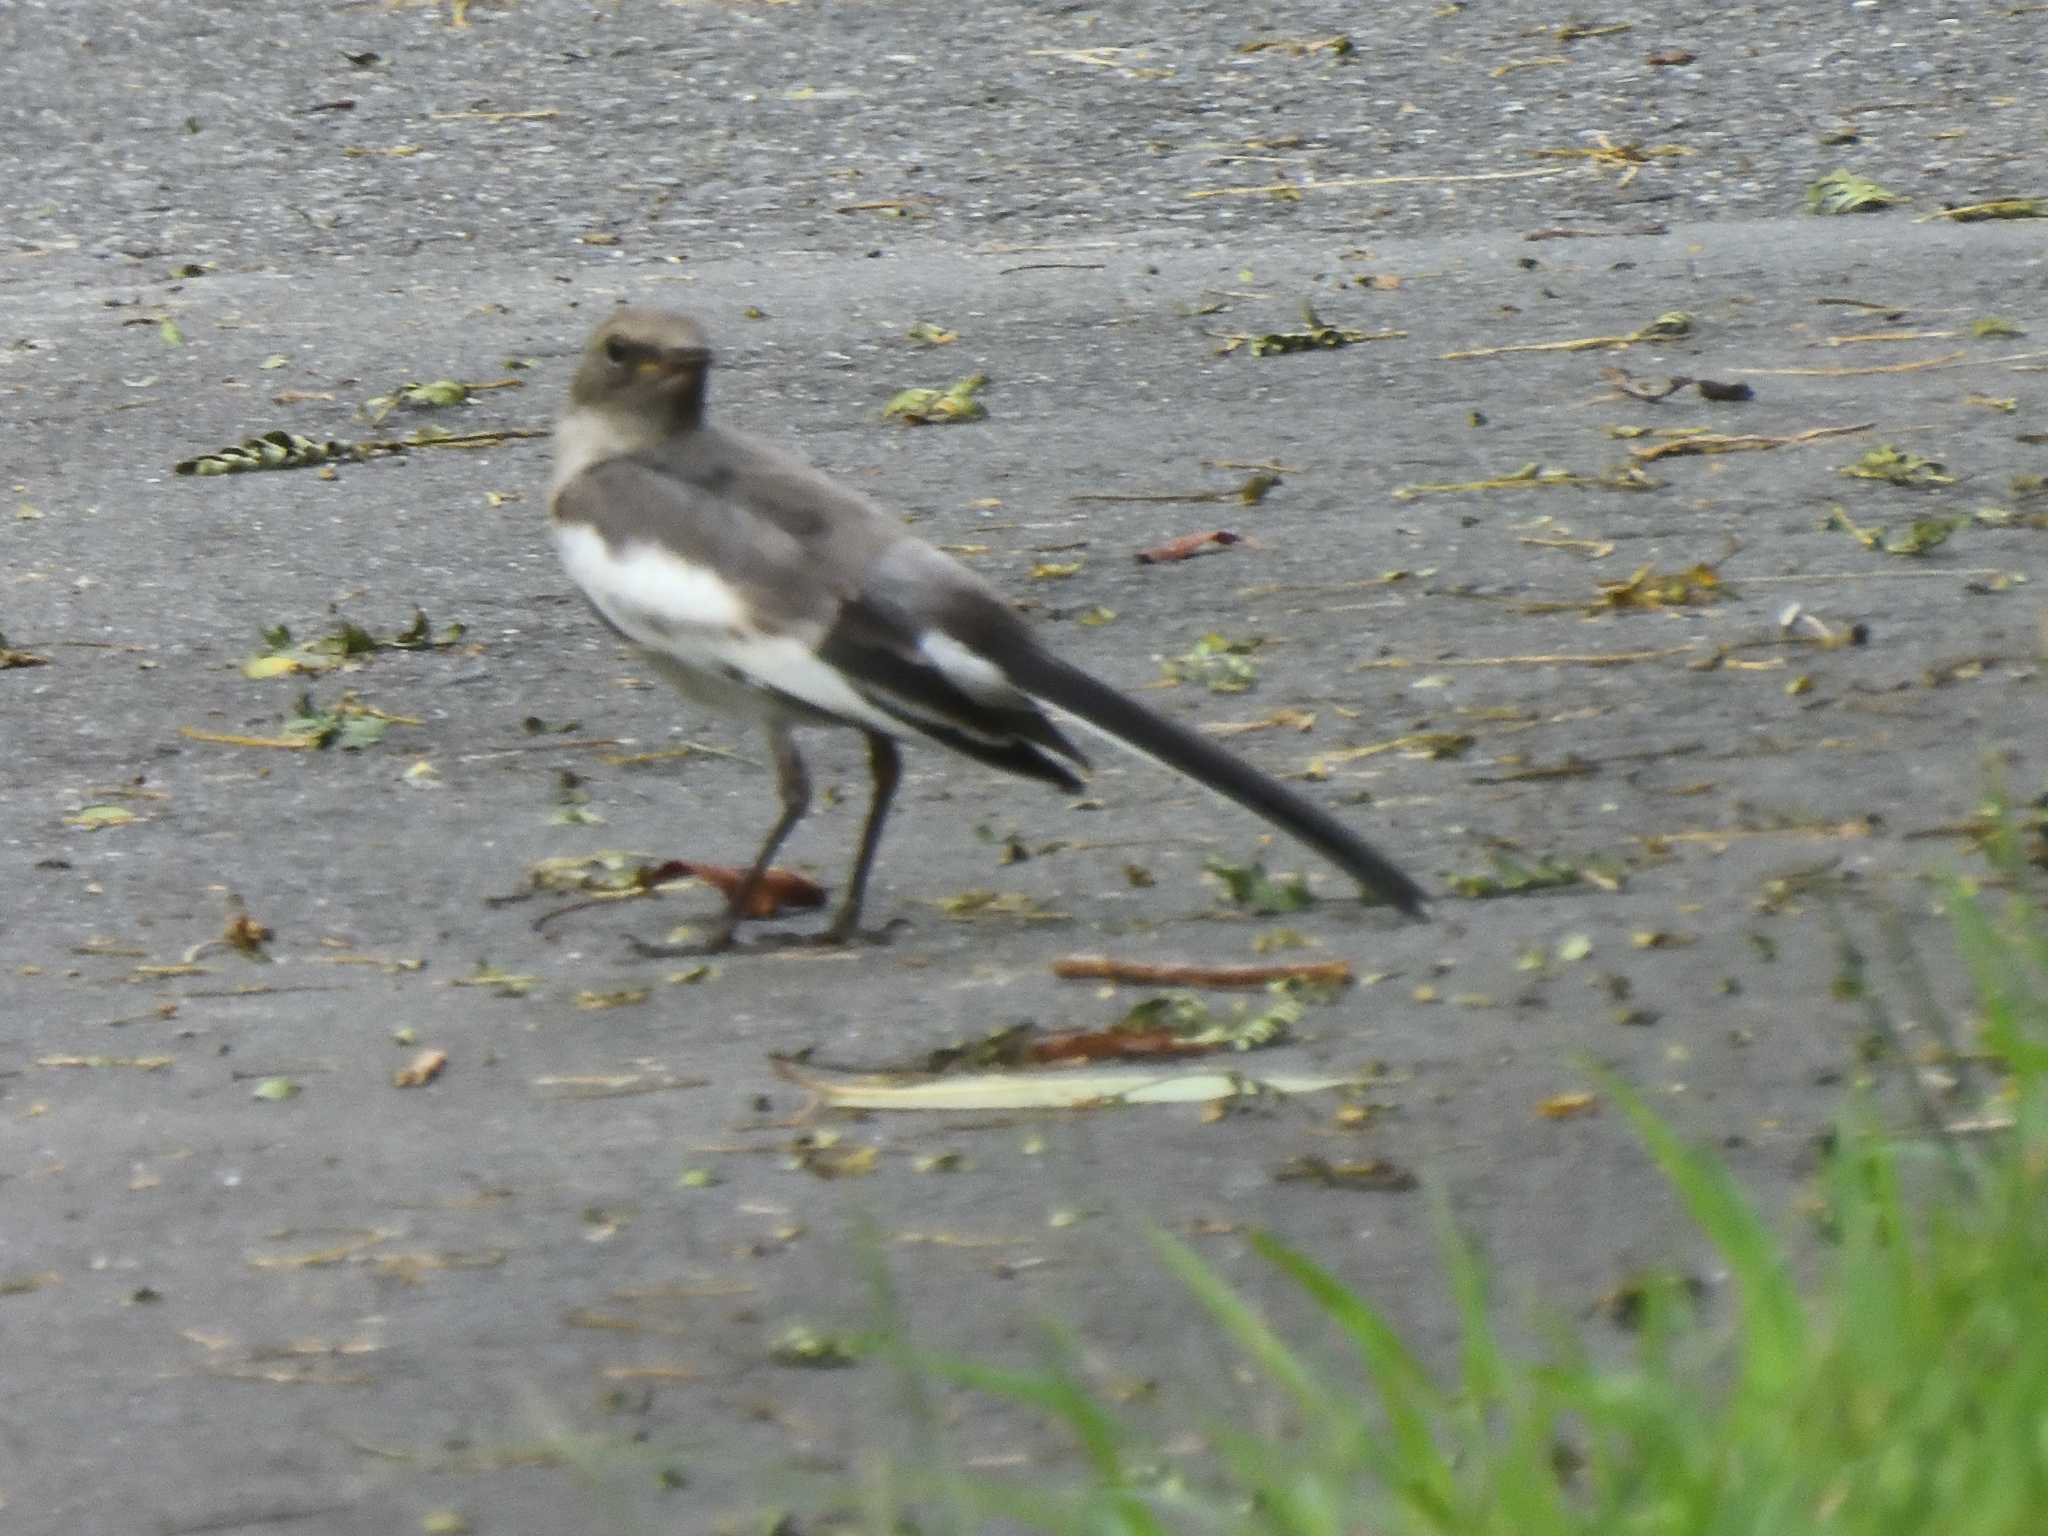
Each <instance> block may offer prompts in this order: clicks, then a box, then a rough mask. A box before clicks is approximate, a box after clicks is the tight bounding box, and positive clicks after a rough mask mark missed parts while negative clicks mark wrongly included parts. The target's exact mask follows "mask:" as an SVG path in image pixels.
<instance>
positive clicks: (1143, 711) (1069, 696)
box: [1005, 646, 1427, 917]
mask: <svg viewBox="0 0 2048 1536" xmlns="http://www.w3.org/2000/svg"><path fill="white" fill-rule="evenodd" d="M1005 660H1006V661H1007V662H1008V665H1007V666H1006V667H1005V670H1006V671H1007V672H1008V673H1009V676H1010V680H1011V681H1012V682H1014V683H1015V684H1016V685H1017V686H1018V687H1019V688H1021V689H1023V690H1024V692H1026V693H1028V694H1030V695H1031V696H1032V697H1034V698H1036V699H1038V700H1040V701H1041V702H1043V703H1045V704H1049V705H1051V706H1052V707H1053V708H1054V709H1057V710H1061V711H1064V712H1065V713H1067V714H1070V715H1073V716H1074V717H1075V718H1077V719H1079V720H1081V721H1082V722H1084V723H1085V724H1088V725H1091V726H1093V727H1094V728H1095V729H1096V730H1098V731H1101V732H1103V733H1104V734H1105V735H1108V736H1111V737H1114V738H1115V739H1116V740H1118V741H1120V742H1122V743H1123V744H1124V745H1125V746H1128V747H1130V748H1131V749H1133V750H1134V751H1137V752H1139V753H1142V754H1143V755H1145V756H1146V757H1150V758H1154V759H1156V760H1157V761H1159V762H1161V763H1164V764H1165V765H1166V766H1167V767H1169V768H1172V769H1174V770H1175V771H1176V772H1179V773H1184V774H1186V775H1187V776H1188V777H1189V778H1191V779H1193V780H1195V781H1196V782H1197V783H1198V784H1202V785H1204V786H1206V787H1207V788H1209V789H1212V790H1214V791H1215V792H1216V793H1217V794H1219V795H1222V796H1223V797H1224V798H1225V799H1228V800H1235V801H1236V802H1237V803H1238V804H1239V805H1241V806H1243V807H1244V808H1245V809H1246V810H1248V811H1250V812H1251V813H1252V814H1253V815H1255V816H1259V817H1263V818H1264V819H1265V820H1266V821H1268V822H1270V823H1272V825H1274V826H1275V827H1278V828H1279V829H1280V830H1281V831H1283V832H1285V833H1287V834H1288V835H1289V836H1291V837H1295V838H1298V839H1300V840H1301V841H1302V842H1304V843H1306V844H1308V846H1309V847H1311V848H1313V849H1315V850H1316V852H1318V853H1320V854H1321V855H1323V857H1324V858H1326V859H1328V860H1329V861H1330V862H1331V863H1333V864H1335V865H1337V866H1338V867H1339V868H1341V869H1342V870H1343V871H1344V872H1345V873H1346V874H1348V875H1350V876H1351V878H1352V879H1354V880H1356V881H1357V882H1358V883H1359V884H1360V885H1361V886H1363V887H1365V888H1366V889H1367V890H1369V891H1372V892H1373V893H1375V894H1376V895H1378V896H1379V897H1381V898H1382V899H1383V900H1385V901H1388V902H1391V903H1392V904H1393V905H1394V906H1396V907H1399V908H1400V909H1401V910H1402V911H1403V912H1406V913H1408V914H1409V915H1410V916H1413V917H1420V916H1422V915H1423V904H1424V902H1425V901H1426V900H1427V896H1426V893H1425V892H1424V891H1423V889H1422V887H1421V886H1419V885H1417V884H1416V883H1415V882H1414V881H1413V880H1411V879H1410V878H1409V877H1408V876H1407V875H1405V874H1403V873H1402V872H1401V871H1400V870H1399V869H1397V868H1395V867H1394V865H1393V864H1392V863H1391V862H1390V861H1389V860H1388V859H1387V858H1386V857H1385V856H1384V855H1382V854H1381V853H1380V852H1379V851H1378V850H1376V849H1375V848H1373V847H1372V845H1371V844H1369V843H1367V842H1366V841H1365V839H1364V838H1362V837H1360V836H1359V835H1358V834H1357V833H1355V832H1353V831H1352V830H1351V829H1350V828H1349V827H1347V826H1345V825H1344V824H1343V823H1342V822H1341V821H1339V820H1337V818H1336V817H1334V816H1332V815H1331V814H1330V813H1329V812H1328V811H1326V810H1324V809H1323V808H1322V807H1321V806H1319V805H1316V804H1315V803H1314V802H1312V801H1310V800H1308V799H1306V798H1305V797H1303V796H1302V795H1300V794H1297V793H1296V792H1295V791H1294V790H1292V789H1289V788H1288V787H1287V786H1286V785H1285V784H1281V783H1279V782H1278V781H1276V780H1274V779H1272V778H1269V777H1267V775H1265V774H1263V773H1261V772H1259V770H1258V769H1256V768H1254V767H1253V766H1252V765H1251V764H1250V763H1247V762H1246V761H1244V759H1242V758H1240V757H1238V756H1237V755H1236V754H1234V753H1232V752H1229V751H1226V750H1225V749H1224V748H1222V747H1219V746H1217V745H1216V743H1214V742H1213V741H1210V740H1208V739H1207V738H1206V737H1202V736H1198V735H1196V734H1195V733H1194V732H1193V731H1191V730H1189V729H1187V727H1185V726H1182V725H1177V724H1175V723H1174V722H1173V721H1171V720H1169V719H1167V718H1166V717H1165V716H1164V715H1160V714H1156V713H1154V712H1153V711H1152V710H1150V709H1147V708H1146V707H1145V706H1144V705H1142V704H1140V703H1138V702H1137V701H1136V700H1135V699H1131V698H1127V697H1125V696H1124V695H1123V694H1121V693H1119V692H1117V690H1116V689H1114V688H1112V687H1110V686H1109V685H1108V684H1106V683H1101V682H1097V681H1096V680H1095V679H1094V678H1092V677H1090V676H1089V675H1088V674H1087V673H1085V672H1083V671H1081V670H1080V669H1079V668H1077V667H1072V666H1069V665H1068V664H1067V663H1066V662H1064V661H1061V660H1060V659H1059V658H1058V657H1056V656H1053V655H1051V654H1050V653H1049V652H1046V651H1043V650H1040V649H1039V648H1038V647H1036V646H1031V647H1028V648H1027V649H1026V650H1025V652H1024V653H1023V654H1021V655H1016V656H1011V657H1007V658H1005Z"/></svg>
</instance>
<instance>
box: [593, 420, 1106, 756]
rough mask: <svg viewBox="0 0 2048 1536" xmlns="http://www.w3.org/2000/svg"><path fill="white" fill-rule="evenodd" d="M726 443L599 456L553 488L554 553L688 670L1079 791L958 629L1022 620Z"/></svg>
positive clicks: (811, 485) (958, 573)
mask: <svg viewBox="0 0 2048 1536" xmlns="http://www.w3.org/2000/svg"><path fill="white" fill-rule="evenodd" d="M733 441H734V440H732V439H724V440H723V442H722V443H721V442H720V441H719V440H717V439H711V440H709V441H707V442H706V443H705V444H704V445H702V448H703V451H700V452H697V453H695V454H694V455H692V456H691V458H690V459H689V460H688V462H687V464H679V463H678V462H677V461H676V456H674V455H673V454H667V453H665V454H664V455H663V456H662V457H661V458H660V459H655V460H649V459H644V458H641V457H637V456H628V457H623V458H615V459H607V460H604V461H602V462H600V463H598V464H596V465H593V466H592V467H591V468H589V469H586V470H584V471H583V472H582V473H580V474H578V475H576V476H574V477H573V478H572V479H571V480H570V481H569V482H568V483H567V484H565V485H564V486H563V487H562V488H561V490H560V491H558V492H557V493H556V497H555V502H554V508H553V511H554V523H555V537H556V543H557V547H558V549H559V550H560V552H561V556H562V561H563V564H564V565H565V566H566V567H567V568H568V570H569V573H570V575H571V576H572V577H573V578H574V579H575V581H576V582H577V584H578V585H579V586H581V587H582V588H583V590H584V592H585V593H586V594H587V595H588V596H589V598H590V600H591V603H592V604H593V606H595V607H596V609H597V611H598V613H599V614H600V616H602V617H603V618H604V619H605V621H606V622H607V623H609V624H610V625H611V626H612V627H613V628H614V629H616V630H618V631H619V632H620V633H621V634H623V635H625V636H626V637H627V638H628V639H630V640H632V641H634V642H635V643H637V644H639V645H641V646H642V647H644V648H646V649H647V650H649V651H652V652H654V653H656V654H658V655H661V656H664V657H666V658H668V659H669V660H670V661H671V662H672V663H674V664H676V665H677V666H679V667H681V668H682V669H683V671H684V673H685V674H691V673H694V674H699V675H703V674H709V675H711V676H713V677H715V678H718V679H720V680H723V681H726V682H731V683H739V684H744V685H746V686H748V687H751V688H754V689H758V690H765V691H767V692H768V693H771V694H773V695H776V696H779V697H781V698H784V699H788V700H791V701H794V702H795V703H797V704H799V705H802V706H804V707H805V708H806V709H807V710H809V711H811V712H815V713H822V714H824V715H828V716H831V717H833V718H836V719H839V720H842V721H844V722H846V723H847V724H850V725H858V726H863V727H865V728H867V729H870V730H879V731H883V732H885V733H887V734H901V733H902V732H903V730H904V728H906V727H907V728H909V729H911V730H915V731H917V732H920V733H922V734H924V735H927V736H930V737H933V738H934V739H936V740H938V741H940V742H942V743H944V744H945V745H947V746H949V747H952V748H954V749H955V750H957V751H960V752H964V753H966V754H967V755H969V756H971V757H977V758H980V759H981V760H982V761H984V762H989V763H993V764H994V765H995V766H997V767H1001V768H1007V769H1009V770H1011V771H1012V772H1016V773H1022V774H1025V775H1028V776H1030V777H1033V778H1040V779H1046V780H1049V781H1050V782H1053V783H1056V784H1059V785H1061V786H1063V787H1066V788H1078V787H1079V785H1080V780H1079V779H1078V778H1077V777H1076V775H1075V773H1074V769H1075V768H1077V767H1084V766H1086V759H1085V758H1084V757H1083V756H1082V754H1081V752H1080V751H1079V749H1078V748H1076V747H1075V746H1074V744H1073V743H1072V742H1070V741H1069V740H1067V738H1066V737H1065V736H1064V735H1063V734H1062V733H1061V732H1060V731H1059V730H1058V728H1057V727H1055V726H1054V725H1053V724H1052V723H1051V721H1049V720H1048V719H1047V718H1046V717H1045V715H1044V714H1043V713H1042V712H1041V711H1040V710H1039V709H1038V707H1037V705H1035V704H1034V703H1032V702H1031V700H1030V699H1029V698H1028V697H1026V696H1025V695H1024V694H1023V693H1021V692H1019V691H1018V690H1017V689H1016V688H1014V687H1012V686H1010V684H1009V683H1008V681H1007V680H1006V678H1005V677H1004V674H1003V671H1002V668H1001V666H1000V664H999V663H998V662H996V661H994V660H992V659H990V658H988V657H985V656H984V655H982V654H981V653H980V652H979V651H978V650H976V649H975V648H974V647H973V645H972V644H971V643H967V642H965V641H963V640H962V639H961V638H958V637H957V636H956V633H955V632H956V631H957V632H959V633H960V634H978V633H981V632H983V631H988V632H991V633H993V632H995V631H997V630H1000V629H1001V627H1002V623H1003V621H1004V620H1008V621H1009V622H1011V623H1013V624H1015V623H1019V622H1020V621H1018V620H1016V618H1015V615H1013V614H1011V613H1010V612H1009V610H1008V609H1007V608H1006V607H1004V605H1003V604H1002V602H1001V599H1000V598H998V597H996V596H995V594H994V593H993V592H991V591H989V590H988V589H987V588H986V587H985V586H984V585H983V584H982V583H981V581H980V580H979V579H978V578H977V577H975V576H974V575H973V574H972V573H971V572H969V571H967V570H966V569H965V568H964V567H962V566H960V565H958V564H957V563H955V562H954V561H952V560H950V559H948V558H947V557H946V556H944V555H942V554H940V553H939V552H938V551H937V550H935V549H932V548H931V547H930V546H929V545H926V544H922V543H920V542H919V541H917V540H915V539H912V538H909V537H908V536H907V535H905V534H904V533H903V531H902V529H901V527H900V525H899V524H896V523H895V522H894V521H893V520H891V519H889V518H888V517H887V516H886V515H885V514H882V513H880V512H879V510H878V509H876V508H875V507H874V506H873V504H872V503H870V502H868V501H867V500H866V499H865V498H862V497H858V496H854V495H852V494H850V493H847V492H844V491H841V490H839V489H838V488H837V487H834V486H832V485H831V484H830V482H828V481H824V480H823V477H822V476H817V475H815V472H813V471H810V470H808V469H807V468H805V467H804V466H801V465H796V464H793V463H791V462H789V461H784V460H781V459H780V458H779V457H777V456H775V455H772V454H769V453H762V454H759V455H738V454H733V453H731V452H730V451H729V446H730V445H731V444H732V443H733Z"/></svg>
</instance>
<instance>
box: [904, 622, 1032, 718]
mask: <svg viewBox="0 0 2048 1536" xmlns="http://www.w3.org/2000/svg"><path fill="white" fill-rule="evenodd" d="M917 649H918V654H920V655H921V656H923V657H924V659H925V660H926V661H928V662H930V663H931V664H932V665H933V666H935V667H937V668H938V669H939V671H940V672H941V673H942V674H944V676H945V679H946V681H947V682H949V683H951V684H952V685H953V686H954V687H955V688H958V689H959V690H960V691H961V692H962V693H964V694H966V695H967V696H968V697H970V698H975V699H980V700H981V701H982V702H983V703H986V704H1015V703H1017V702H1019V701H1020V700H1021V699H1022V697H1023V695H1021V694H1020V693H1018V691H1017V686H1016V684H1014V683H1012V682H1011V681H1010V679H1009V678H1008V677H1007V676H1006V675H1005V674H1004V672H1003V669H1002V668H1001V667H999V666H997V665H996V664H995V663H994V662H992V661H990V660H989V659H988V658H987V657H986V656H983V655H982V654H980V653H979V652H978V651H972V650H969V649H968V648H967V647H966V646H964V645H962V644H961V643H960V642H959V641H958V640H955V639H954V638H953V637H952V636H951V635H945V634H941V633H939V631H937V630H936V629H928V630H926V631H925V632H924V633H923V634H922V635H920V636H919V637H918V641H917Z"/></svg>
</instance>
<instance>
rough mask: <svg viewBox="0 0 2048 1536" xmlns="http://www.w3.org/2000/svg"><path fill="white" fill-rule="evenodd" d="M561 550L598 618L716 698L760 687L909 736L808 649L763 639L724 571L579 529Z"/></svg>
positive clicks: (565, 530)
mask: <svg viewBox="0 0 2048 1536" xmlns="http://www.w3.org/2000/svg"><path fill="white" fill-rule="evenodd" d="M555 547H556V549H557V550H558V551H559V552H560V554H561V557H562V565H563V567H564V568H565V569H566V570H567V571H568V573H569V576H570V578H571V579H572V580H573V581H574V582H575V583H576V585H577V586H579V587H581V588H582V589H583V590H584V592H585V593H587V594H588V595H589V597H590V600H591V602H593V603H595V604H596V605H597V609H598V612H600V613H602V614H603V615H604V616H605V617H606V618H607V619H609V620H611V622H612V623H613V624H614V625H616V626H617V627H618V629H619V631H620V633H622V634H624V635H626V636H627V637H628V638H629V639H631V640H632V641H634V643H636V644H638V645H641V646H644V647H645V648H646V649H647V650H649V651H652V652H654V653H655V654H657V655H659V656H663V657H666V658H667V659H668V660H670V661H672V662H674V663H675V665H676V666H677V667H679V668H681V669H682V670H683V672H685V673H701V674H704V675H705V676H706V678H707V680H708V681H709V682H710V683H711V684H713V687H712V688H711V689H708V690H706V691H707V693H711V694H716V693H721V692H724V691H727V690H730V689H732V687H733V685H734V684H735V683H743V684H752V685H753V686H754V687H756V688H760V689H765V690H768V692H769V693H773V694H781V695H783V696H785V697H787V698H790V699H795V700H797V701H799V702H801V703H803V704H807V705H809V706H810V707H811V708H812V709H815V710H818V711H820V712H821V713H823V714H827V715H831V716H834V717H836V718H838V719H841V720H844V721H845V722H846V723H847V724H849V725H855V726H865V727H867V728H868V729H870V730H876V731H881V732H883V733H884V734H885V735H891V736H894V735H898V734H900V732H901V725H900V723H899V722H897V721H894V720H891V719H890V718H889V716H888V715H886V714H884V713H883V712H882V711H881V710H879V709H877V708H876V707H875V706H874V705H872V704H870V703H869V702H868V701H867V700H866V699H864V698H862V697H861V696H860V695H859V694H858V693H856V692H855V691H854V689H853V686H852V685H851V684H850V683H848V682H847V681H846V679H845V678H843V677H842V676H840V674H839V673H838V671H837V670H835V669H834V668H833V667H831V666H829V665H827V664H826V663H825V662H824V661H823V660H821V659H820V658H819V657H818V655H817V653H816V652H815V651H813V650H812V649H811V648H810V646H809V645H807V644H806V643H805V642H804V641H803V640H801V639H799V638H797V637H796V636H793V635H766V634H763V633H761V632H760V631H759V630H758V629H756V628H755V627H754V625H753V622H752V615H751V614H749V613H748V611H747V604H746V599H745V598H744V597H743V596H741V594H740V593H739V592H738V591H736V590H734V588H733V587H732V586H731V584H730V583H728V582H727V581H726V580H725V579H724V578H723V577H721V576H720V575H719V574H718V573H717V572H716V571H713V570H710V569H707V568H706V567H704V566H701V565H692V564H691V563H690V562H689V561H687V560H684V559H683V558H682V557H680V556H679V555H677V554H675V553H674V552H673V551H671V550H666V549H662V548H660V547H659V546H657V545H653V544H646V543H635V544H629V545H627V546H626V547H625V548H624V549H622V550H618V551H614V550H613V549H612V547H611V545H610V544H608V543H607V542H605V539H604V536H603V535H602V534H600V533H598V532H597V530H596V529H594V528H590V527H586V526H584V525H582V524H579V523H558V524H556V526H555ZM762 702H763V703H764V704H766V703H767V702H768V701H767V700H766V699H765V698H764V699H763V701H762Z"/></svg>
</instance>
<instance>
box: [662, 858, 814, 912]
mask: <svg viewBox="0 0 2048 1536" xmlns="http://www.w3.org/2000/svg"><path fill="white" fill-rule="evenodd" d="M746 874H747V872H746V871H745V870H744V869H742V868H740V867H739V866H738V865H736V864H700V863H698V862H696V861H695V860H692V859H669V860H666V861H665V862H663V863H660V864H650V865H647V866H645V867H643V868H642V869H641V871H640V876H639V879H640V885H641V888H642V889H647V888H650V887H653V886H657V885H662V884H665V883H666V882H668V881H670V880H701V881H703V882H704V883H705V884H706V885H709V886H713V887H715V888H716V889H717V890H718V891H719V892H720V893H721V894H722V895H724V896H725V897H726V898H727V899H728V900H730V899H731V897H732V894H733V892H735V891H737V890H738V889H739V888H740V881H742V880H744V879H745V878H746ZM823 905H825V888H824V887H823V886H822V885H820V884H818V882H817V881H815V880H813V879H812V878H811V877H810V876H808V875H800V874H798V873H797V872H796V871H795V870H793V869H781V868H771V869H769V870H767V871H766V872H765V873H764V874H763V875H762V876H761V883H760V884H759V885H757V886H755V887H754V894H753V895H752V897H750V898H749V899H748V902H747V910H746V911H745V912H743V913H741V914H740V915H741V916H742V917H748V918H770V917H780V916H781V915H782V914H783V913H784V912H791V911H797V912H801V911H804V910H807V909H808V908H811V907H822V906H823Z"/></svg>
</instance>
